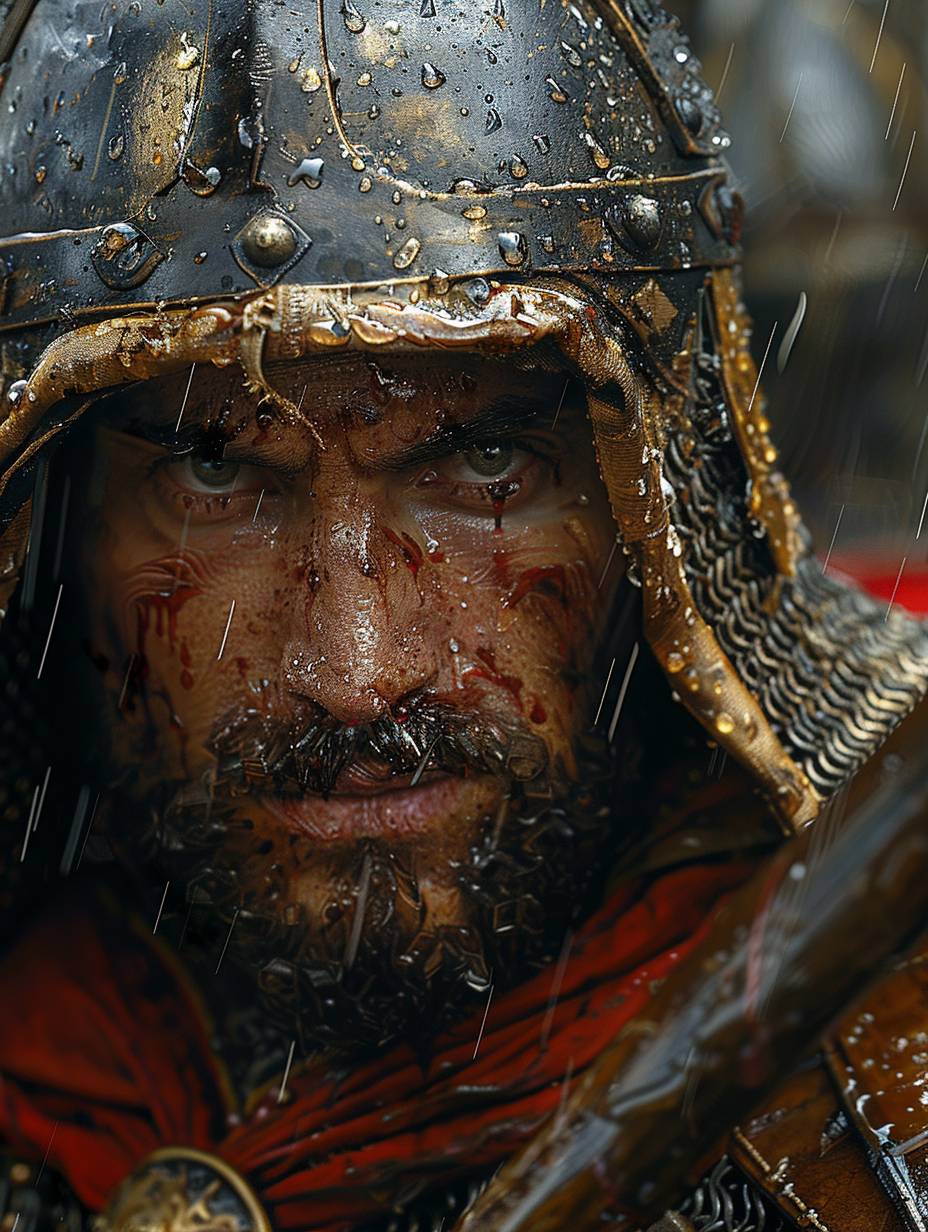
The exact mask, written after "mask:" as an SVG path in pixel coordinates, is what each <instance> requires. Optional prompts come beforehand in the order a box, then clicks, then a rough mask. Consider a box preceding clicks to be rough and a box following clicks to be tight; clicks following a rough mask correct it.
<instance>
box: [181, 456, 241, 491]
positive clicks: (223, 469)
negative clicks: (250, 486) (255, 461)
mask: <svg viewBox="0 0 928 1232" xmlns="http://www.w3.org/2000/svg"><path fill="white" fill-rule="evenodd" d="M186 466H187V468H188V474H189V475H190V478H191V479H192V480H193V481H194V483H197V484H201V485H202V486H203V487H204V488H210V489H212V490H219V489H222V488H225V489H228V488H231V487H232V486H233V485H234V483H235V481H236V479H237V478H238V474H239V471H240V470H241V466H240V465H239V464H238V463H237V462H226V461H225V460H224V459H223V458H204V457H199V456H197V455H196V454H194V455H193V456H192V457H190V458H187V459H186Z"/></svg>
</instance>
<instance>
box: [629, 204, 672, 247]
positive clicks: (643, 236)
mask: <svg viewBox="0 0 928 1232" xmlns="http://www.w3.org/2000/svg"><path fill="white" fill-rule="evenodd" d="M622 224H623V226H624V227H625V230H626V232H627V233H628V235H629V236H630V238H631V239H632V240H633V241H634V242H635V243H636V244H637V245H638V246H639V247H640V248H644V249H652V248H656V247H657V244H658V241H659V240H660V238H661V231H662V230H663V222H662V220H661V209H660V206H659V205H658V203H657V202H656V201H655V200H654V198H653V197H642V196H640V195H638V196H634V197H632V198H631V200H630V201H629V202H628V204H627V205H626V206H625V212H624V213H623V215H622Z"/></svg>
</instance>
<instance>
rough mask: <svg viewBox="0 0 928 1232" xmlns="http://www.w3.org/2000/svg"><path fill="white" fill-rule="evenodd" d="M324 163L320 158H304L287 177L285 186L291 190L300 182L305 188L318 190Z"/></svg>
mask: <svg viewBox="0 0 928 1232" xmlns="http://www.w3.org/2000/svg"><path fill="white" fill-rule="evenodd" d="M324 167H325V163H324V162H323V160H322V159H321V158H304V159H302V161H301V162H300V163H299V164H298V165H297V166H296V167H295V168H294V171H293V174H292V175H290V176H288V177H287V186H288V187H289V188H293V187H294V186H295V185H296V184H299V183H300V182H302V183H304V184H305V185H306V187H307V188H318V187H319V185H320V184H321V183H322V172H323V169H324Z"/></svg>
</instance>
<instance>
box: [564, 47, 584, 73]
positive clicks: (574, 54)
mask: <svg viewBox="0 0 928 1232" xmlns="http://www.w3.org/2000/svg"><path fill="white" fill-rule="evenodd" d="M561 55H562V56H563V57H564V59H565V60H566V61H567V63H568V64H569V65H571V67H572V68H580V67H581V66H582V64H583V56H581V55H580V52H579V51H577V49H576V47H571V45H570V43H565V42H564V41H563V40H562V41H561Z"/></svg>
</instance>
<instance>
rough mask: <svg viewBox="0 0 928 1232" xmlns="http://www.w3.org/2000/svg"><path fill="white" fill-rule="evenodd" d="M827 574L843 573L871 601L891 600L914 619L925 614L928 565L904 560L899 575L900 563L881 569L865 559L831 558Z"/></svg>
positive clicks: (877, 564) (927, 590) (927, 603)
mask: <svg viewBox="0 0 928 1232" xmlns="http://www.w3.org/2000/svg"><path fill="white" fill-rule="evenodd" d="M900 563H901V562H900ZM829 572H832V573H839V574H842V573H843V574H844V575H846V577H847V579H848V580H850V581H853V582H856V583H857V585H858V586H862V587H863V589H864V590H866V591H868V592H869V593H870V594H871V595H873V597H874V598H875V599H885V600H886V601H887V603H888V602H890V600H891V601H892V602H893V605H894V606H896V607H900V608H905V609H906V610H907V611H909V612H912V613H913V614H914V615H916V616H922V615H928V566H926V565H924V564H921V563H918V562H915V561H910V560H907V561H906V563H905V568H903V569H902V571H901V572H900V564H895V565H894V566H892V567H891V568H890V569H884V568H881V567H880V564H879V562H875V561H873V560H871V559H868V558H858V557H834V558H833V559H832V562H831V568H830V569H829Z"/></svg>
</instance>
